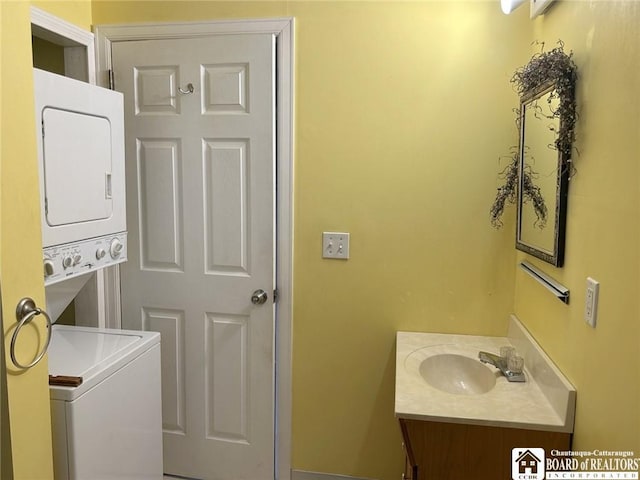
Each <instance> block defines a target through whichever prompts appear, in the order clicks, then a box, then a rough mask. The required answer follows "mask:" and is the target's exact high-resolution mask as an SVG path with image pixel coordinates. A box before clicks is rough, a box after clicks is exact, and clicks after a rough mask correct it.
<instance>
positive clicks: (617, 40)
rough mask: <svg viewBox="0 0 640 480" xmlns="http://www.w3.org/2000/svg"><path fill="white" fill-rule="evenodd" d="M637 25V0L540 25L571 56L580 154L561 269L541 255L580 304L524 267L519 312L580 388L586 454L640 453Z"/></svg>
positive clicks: (578, 432)
mask: <svg viewBox="0 0 640 480" xmlns="http://www.w3.org/2000/svg"><path fill="white" fill-rule="evenodd" d="M639 25H640V2H632V1H631V2H623V1H612V2H567V1H563V2H559V3H557V4H556V5H555V6H554V7H553V9H552V10H551V11H550V12H549V14H548V15H545V17H544V18H541V19H538V20H536V21H535V22H534V23H533V25H532V26H533V38H536V39H539V40H544V41H546V42H547V45H549V46H552V45H553V44H554V43H555V42H556V41H557V39H558V38H562V40H564V41H565V43H566V47H565V49H566V50H573V52H574V60H575V62H576V64H577V66H578V90H577V100H578V113H579V115H580V116H579V119H578V123H577V126H576V135H577V147H578V149H579V151H580V154H579V155H578V156H576V157H575V166H576V169H577V173H576V175H575V176H574V177H573V178H572V179H571V182H570V186H569V202H568V215H567V243H566V259H565V265H564V268H562V269H556V268H553V267H551V266H549V265H546V264H544V263H540V262H535V261H534V262H532V263H536V264H537V265H539V266H540V267H541V268H542V269H543V270H544V271H546V272H547V273H549V274H550V275H552V276H553V277H555V278H556V279H557V280H558V281H560V282H561V283H563V284H565V285H566V286H567V287H569V288H570V289H571V303H570V305H568V306H565V305H564V304H562V303H561V302H558V301H557V300H555V299H554V298H552V297H551V296H550V295H549V294H548V293H547V292H546V291H545V290H544V289H542V288H541V287H540V286H539V285H537V284H535V283H534V282H533V281H532V280H531V279H530V278H529V277H526V276H525V275H524V274H523V273H521V272H520V271H518V273H517V274H516V291H515V313H516V315H518V317H519V318H520V319H521V320H522V321H523V322H524V323H525V324H526V325H527V327H528V328H529V329H530V331H531V332H532V333H533V335H534V336H535V337H536V338H537V339H538V340H539V341H540V343H541V344H542V345H543V346H544V348H545V349H546V350H547V352H548V353H549V354H550V356H551V357H552V358H553V359H554V360H555V361H556V362H557V363H558V365H559V366H560V368H561V369H562V371H563V372H564V373H565V374H566V375H567V376H568V377H569V379H570V380H571V381H572V382H573V384H574V385H575V386H576V388H577V391H578V405H577V418H576V427H575V428H576V429H575V437H574V447H575V448H576V449H579V450H580V449H584V450H589V449H595V448H599V449H609V450H615V449H625V450H634V451H635V452H639V451H640V409H639V408H638V405H640V382H639V380H640V349H639V345H640V310H639V304H638V293H639V291H640V281H639V273H640V271H639V266H640V257H639V247H640V230H639V221H638V219H639V218H640V196H639V194H640V188H639V186H640V185H639V179H640V170H639V167H638V165H639V161H638V154H639V152H640V113H639V112H640V110H639V108H638V106H639V105H640V93H639V92H640V90H639V89H638V86H639V85H640V50H639V49H638V46H639V45H640V29H639ZM526 61H527V57H526V55H525V52H522V63H523V64H524V63H526ZM525 257H526V256H525V255H523V254H519V255H518V260H521V259H523V258H525ZM527 259H528V260H530V258H527ZM518 270H519V269H518ZM588 276H590V277H593V278H595V279H596V280H598V281H599V282H600V304H599V311H598V324H597V327H596V329H595V330H594V329H592V328H591V327H589V326H588V325H587V324H586V323H585V322H584V320H583V312H584V299H585V288H586V278H587V277H588Z"/></svg>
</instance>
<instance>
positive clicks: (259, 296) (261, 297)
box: [251, 289, 267, 305]
mask: <svg viewBox="0 0 640 480" xmlns="http://www.w3.org/2000/svg"><path fill="white" fill-rule="evenodd" d="M266 301H267V292H265V291H264V290H260V289H259V290H256V291H255V292H253V295H251V303H253V304H254V305H262V304H263V303H264V302H266Z"/></svg>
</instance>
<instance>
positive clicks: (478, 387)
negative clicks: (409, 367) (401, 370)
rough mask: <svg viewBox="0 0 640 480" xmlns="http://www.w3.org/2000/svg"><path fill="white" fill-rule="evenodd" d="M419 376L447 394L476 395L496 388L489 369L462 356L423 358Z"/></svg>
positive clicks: (444, 354)
mask: <svg viewBox="0 0 640 480" xmlns="http://www.w3.org/2000/svg"><path fill="white" fill-rule="evenodd" d="M419 371H420V375H421V376H422V378H424V380H425V381H426V382H427V383H429V384H430V385H431V386H432V387H435V388H437V389H438V390H442V391H444V392H449V393H457V394H462V395H477V394H482V393H487V392H488V391H489V390H491V389H492V388H493V387H495V386H496V375H495V372H492V371H491V370H490V369H489V367H487V366H486V365H483V364H482V363H480V361H479V360H474V359H472V358H469V357H465V356H463V355H459V354H455V353H441V354H439V355H434V356H432V357H428V358H425V359H424V360H423V361H422V362H421V363H420V367H419Z"/></svg>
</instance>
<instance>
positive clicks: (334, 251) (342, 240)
mask: <svg viewBox="0 0 640 480" xmlns="http://www.w3.org/2000/svg"><path fill="white" fill-rule="evenodd" d="M322 258H337V259H340V260H347V259H348V258H349V234H348V233H345V232H322Z"/></svg>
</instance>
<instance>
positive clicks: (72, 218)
mask: <svg viewBox="0 0 640 480" xmlns="http://www.w3.org/2000/svg"><path fill="white" fill-rule="evenodd" d="M42 131H43V137H44V138H43V150H44V152H43V153H44V184H45V185H44V190H45V197H46V199H47V202H46V211H45V214H46V220H47V224H49V225H51V226H59V225H66V224H71V223H80V222H91V221H96V220H104V219H107V218H109V217H110V216H111V214H112V212H113V199H112V193H111V188H112V187H111V155H112V154H111V122H110V121H109V119H107V118H104V117H97V116H94V115H87V114H85V113H78V112H68V111H66V110H59V109H57V108H45V109H44V111H43V113H42ZM79 199H82V201H79Z"/></svg>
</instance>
